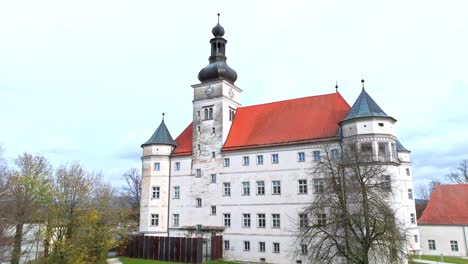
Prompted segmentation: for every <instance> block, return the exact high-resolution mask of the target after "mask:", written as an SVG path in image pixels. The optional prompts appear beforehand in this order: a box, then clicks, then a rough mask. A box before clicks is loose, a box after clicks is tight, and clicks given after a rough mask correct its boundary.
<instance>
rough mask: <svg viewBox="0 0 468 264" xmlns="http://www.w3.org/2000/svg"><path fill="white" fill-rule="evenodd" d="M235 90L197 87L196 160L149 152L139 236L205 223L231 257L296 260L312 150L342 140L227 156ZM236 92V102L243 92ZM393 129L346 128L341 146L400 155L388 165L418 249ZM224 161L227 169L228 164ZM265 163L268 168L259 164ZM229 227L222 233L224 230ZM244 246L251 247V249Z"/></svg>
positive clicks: (407, 171)
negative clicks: (207, 114) (208, 113)
mask: <svg viewBox="0 0 468 264" xmlns="http://www.w3.org/2000/svg"><path fill="white" fill-rule="evenodd" d="M208 86H209V87H215V88H214V90H215V93H216V92H219V96H218V97H214V96H207V95H206V94H205V93H204V92H203V90H204V89H206V88H207V87H208ZM230 86H232V85H231V84H227V83H226V82H224V81H219V82H215V83H209V84H204V85H198V86H194V91H195V92H194V93H195V96H194V103H193V104H194V113H193V119H194V120H193V121H194V123H193V134H194V135H193V154H192V156H180V157H179V156H170V155H169V154H170V151H171V150H172V147H170V146H158V145H153V146H146V147H144V149H143V159H142V160H143V181H142V183H143V189H142V209H141V226H140V231H141V232H144V233H145V234H146V235H164V236H165V235H167V232H168V230H167V226H168V225H167V221H168V219H169V235H170V236H186V235H188V233H189V232H188V231H187V227H195V226H197V225H202V226H203V227H207V229H204V230H210V229H209V228H210V227H211V228H214V229H212V230H218V231H216V232H217V233H218V234H219V233H222V235H223V239H224V240H225V241H229V248H227V245H226V248H225V250H224V257H225V259H229V260H240V261H257V262H261V261H266V262H268V263H296V261H297V260H299V261H301V260H302V259H301V256H299V257H297V256H294V254H293V252H294V251H296V250H297V247H299V245H294V243H293V240H294V231H295V230H296V224H297V222H298V221H299V213H301V212H302V211H303V208H304V207H305V206H307V205H308V204H309V202H310V201H311V200H312V199H313V195H314V185H313V175H312V173H311V171H312V168H313V166H314V164H316V162H314V155H313V152H314V151H321V150H323V148H324V146H325V145H324V144H327V147H330V145H331V146H333V145H335V146H336V148H339V141H338V140H336V141H335V142H317V143H309V144H302V145H288V146H278V147H269V148H255V149H248V150H241V151H229V152H221V148H222V146H223V143H224V141H225V139H226V137H227V133H228V132H229V128H230V125H231V124H230V123H231V122H230V121H229V109H236V108H237V106H238V105H239V103H238V101H236V100H233V99H231V97H233V96H232V94H231V96H229V94H227V93H229V90H231V89H229V88H231V87H230ZM232 90H234V92H235V93H236V96H235V97H234V98H235V99H237V98H238V94H239V93H240V89H238V88H236V87H234V89H232ZM232 90H231V93H232V92H233V91H232ZM206 107H212V108H213V111H214V112H213V113H214V117H213V119H209V120H204V117H203V115H204V113H203V111H204V109H205V108H206ZM198 111H200V115H199V114H198ZM379 123H384V126H383V127H382V125H379ZM394 126H395V124H394V122H389V121H387V120H380V119H368V120H364V121H359V122H351V123H349V124H343V141H345V142H349V141H353V142H355V143H356V146H357V147H358V148H359V147H360V144H361V142H362V143H371V144H372V146H374V147H373V151H374V154H375V155H379V146H380V147H381V148H382V147H384V148H386V150H385V152H386V153H390V157H385V158H387V159H391V160H395V161H396V159H395V158H396V157H395V156H396V155H398V159H399V161H398V162H395V163H392V164H394V165H389V166H388V172H389V174H391V177H392V186H393V188H394V190H395V192H394V193H395V195H394V199H393V202H392V204H393V205H394V208H395V209H396V210H397V214H398V216H399V220H400V221H401V222H402V223H404V225H405V227H406V228H407V235H408V249H409V250H413V251H417V250H419V243H418V242H417V241H415V239H417V238H416V237H415V236H418V237H419V233H418V230H417V225H416V218H415V216H416V212H415V207H414V200H413V197H412V189H413V184H412V182H413V181H412V173H411V163H410V160H409V153H408V152H398V154H397V152H396V151H388V150H392V149H393V150H395V140H396V136H395V132H394V130H395V127H394ZM197 127H200V128H199V129H198V128H197ZM213 128H214V133H213ZM379 144H380V145H379ZM158 151H159V152H158ZM213 152H214V157H213ZM299 153H303V154H304V157H305V160H304V161H302V160H300V159H299V155H302V154H299ZM274 155H275V157H274ZM259 156H261V157H262V158H259ZM226 159H228V160H229V166H226V165H227V164H225V162H227V161H225V160H226ZM247 159H248V164H247ZM260 160H262V161H263V163H262V164H258V162H259V161H260ZM154 163H159V164H160V165H159V171H156V170H155V165H154ZM169 175H170V177H169ZM169 179H170V183H169ZM299 180H301V184H304V181H305V183H306V186H307V187H306V191H304V188H303V187H301V190H300V187H299V185H300V182H299ZM273 184H276V188H275V187H274V186H273ZM259 185H263V186H264V187H263V188H264V192H262V191H261V190H260V192H259V190H258V188H259ZM169 186H170V187H169ZM278 186H279V188H280V190H278ZM153 187H159V188H160V189H159V192H160V194H159V196H158V197H159V198H154V197H153V196H154V195H153V191H152V190H153V189H152V188H153ZM260 189H262V188H261V187H260ZM409 192H410V193H409ZM169 195H170V197H169ZM168 205H169V208H170V209H169V213H168ZM214 207H215V208H214ZM151 215H158V220H157V221H158V223H157V225H153V226H152V225H151V221H152V216H151ZM168 215H169V218H168ZM412 215H413V216H414V217H413V216H412ZM227 218H229V220H228V219H227ZM263 219H264V221H265V224H264V226H263ZM412 219H413V220H412ZM249 220H250V226H249V225H248V223H249ZM153 221H154V220H153ZM412 221H413V222H412ZM153 224H154V223H153ZM223 228H224V231H223V232H221V231H219V230H220V229H223ZM204 235H205V236H210V235H211V234H210V233H209V232H207V233H205V234H204ZM261 242H262V243H264V245H265V248H264V250H263V245H262V246H261V245H260V243H261ZM225 243H227V242H225ZM246 243H248V244H249V245H250V249H249V250H247V248H246V247H247V245H246ZM275 243H279V252H277V251H278V250H275V248H274V247H275ZM260 247H262V248H260ZM276 247H278V244H276ZM276 249H278V248H276ZM302 261H303V262H302V263H306V261H305V260H302Z"/></svg>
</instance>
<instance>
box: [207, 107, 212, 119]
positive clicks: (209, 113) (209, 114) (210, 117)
mask: <svg viewBox="0 0 468 264" xmlns="http://www.w3.org/2000/svg"><path fill="white" fill-rule="evenodd" d="M208 119H213V108H210V109H209V110H208Z"/></svg>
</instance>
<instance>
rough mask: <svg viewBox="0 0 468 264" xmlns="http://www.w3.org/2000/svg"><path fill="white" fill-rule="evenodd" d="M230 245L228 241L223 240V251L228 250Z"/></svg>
mask: <svg viewBox="0 0 468 264" xmlns="http://www.w3.org/2000/svg"><path fill="white" fill-rule="evenodd" d="M229 247H230V243H229V240H224V250H229Z"/></svg>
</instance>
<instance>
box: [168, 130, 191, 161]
mask: <svg viewBox="0 0 468 264" xmlns="http://www.w3.org/2000/svg"><path fill="white" fill-rule="evenodd" d="M175 141H176V143H177V148H176V149H175V151H174V152H173V153H172V155H173V156H186V155H192V123H190V125H188V127H187V128H185V130H184V131H183V132H182V133H180V135H179V136H178V137H177V138H176V140H175Z"/></svg>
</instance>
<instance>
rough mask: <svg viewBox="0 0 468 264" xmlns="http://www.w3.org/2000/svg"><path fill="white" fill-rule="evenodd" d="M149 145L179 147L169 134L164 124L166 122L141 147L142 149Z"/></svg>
mask: <svg viewBox="0 0 468 264" xmlns="http://www.w3.org/2000/svg"><path fill="white" fill-rule="evenodd" d="M148 145H170V146H174V147H177V144H176V142H175V140H174V139H172V136H171V133H169V130H168V129H167V127H166V124H164V120H163V121H162V122H161V124H160V125H159V127H158V129H156V131H155V132H154V134H153V135H152V136H151V138H150V139H148V141H146V142H145V143H144V144H143V145H141V147H144V146H148Z"/></svg>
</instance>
